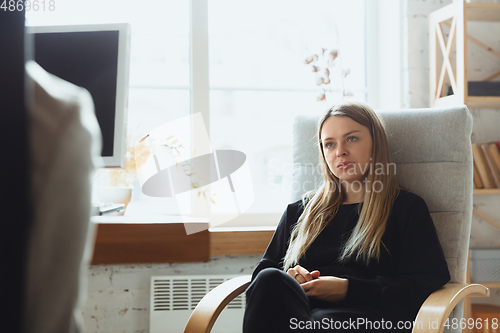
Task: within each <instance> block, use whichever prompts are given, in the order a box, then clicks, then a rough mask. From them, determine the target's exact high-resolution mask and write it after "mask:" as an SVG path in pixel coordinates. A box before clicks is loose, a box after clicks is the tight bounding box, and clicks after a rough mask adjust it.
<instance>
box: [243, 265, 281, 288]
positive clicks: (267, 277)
mask: <svg viewBox="0 0 500 333" xmlns="http://www.w3.org/2000/svg"><path fill="white" fill-rule="evenodd" d="M286 275H287V273H285V272H283V271H282V270H280V269H278V268H274V267H268V268H264V269H263V270H261V271H260V272H259V273H258V274H257V275H256V276H255V279H254V280H253V281H252V283H251V284H250V286H249V287H248V289H247V290H252V289H254V288H257V289H261V290H262V289H264V288H265V289H273V288H276V287H277V286H278V285H280V284H283V282H284V280H285V279H286V278H287V277H286Z"/></svg>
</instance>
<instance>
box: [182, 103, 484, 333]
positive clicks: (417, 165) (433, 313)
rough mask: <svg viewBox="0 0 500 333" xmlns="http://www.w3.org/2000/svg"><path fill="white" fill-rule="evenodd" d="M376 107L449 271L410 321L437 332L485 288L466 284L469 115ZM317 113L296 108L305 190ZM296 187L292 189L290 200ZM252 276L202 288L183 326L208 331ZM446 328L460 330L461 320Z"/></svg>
mask: <svg viewBox="0 0 500 333" xmlns="http://www.w3.org/2000/svg"><path fill="white" fill-rule="evenodd" d="M378 114H379V115H380V116H381V118H382V119H383V121H384V122H385V124H386V128H387V132H388V136H389V145H390V149H391V152H392V157H393V161H394V163H396V165H397V168H396V172H397V178H398V181H399V184H400V185H401V186H403V187H405V188H407V189H409V190H410V191H412V192H414V193H416V194H418V195H419V196H421V197H422V198H423V199H424V200H425V201H426V203H427V206H428V208H429V210H430V212H431V216H432V219H433V221H434V224H435V226H436V230H437V233H438V236H439V239H440V242H441V246H442V247H443V251H444V254H445V257H446V260H447V263H448V268H449V271H450V275H451V280H450V282H449V283H448V284H447V285H446V286H444V287H443V288H441V289H440V290H437V291H436V292H434V293H433V294H432V295H430V296H429V297H428V298H427V300H426V301H425V302H424V304H423V305H422V307H421V309H420V311H419V313H418V315H417V319H416V320H417V322H422V323H426V325H424V326H423V327H418V325H417V326H415V328H414V330H413V332H436V333H437V332H443V330H444V329H445V327H444V324H445V322H446V320H447V319H448V317H450V318H457V319H458V321H459V322H460V319H461V318H462V313H463V302H461V300H463V299H464V297H465V296H476V297H488V296H489V289H488V288H486V287H485V286H482V285H478V284H469V285H467V284H465V281H466V270H467V256H468V249H469V237H470V226H471V218H472V189H473V183H472V174H473V172H472V170H473V169H472V151H471V141H470V136H471V132H472V116H471V114H470V113H469V110H468V109H467V107H466V106H460V107H452V108H443V109H411V110H399V111H392V112H390V111H380V112H378ZM317 121H318V117H317V116H301V117H297V118H296V119H295V122H294V127H293V133H294V141H293V161H294V176H293V180H294V182H297V183H299V184H304V186H303V187H301V188H300V190H303V191H306V190H309V189H313V188H314V187H315V183H314V182H315V181H319V179H317V180H316V179H314V173H313V172H312V170H310V169H311V168H313V167H314V166H316V165H317V164H318V153H317V148H316V147H315V143H316V141H317V139H316V138H315V136H316V126H317ZM302 194H303V192H296V193H292V199H291V201H295V200H298V199H299V198H300V197H301V195H302ZM423 241H424V240H423ZM250 278H251V276H250V275H247V276H242V277H238V278H235V279H232V280H230V281H228V282H226V283H224V284H222V285H220V286H219V287H217V288H215V289H214V290H212V291H211V292H210V293H209V294H207V295H206V296H205V297H204V298H203V299H202V300H201V302H200V303H199V304H198V306H197V307H196V309H195V310H194V311H193V313H192V315H191V317H190V318H189V321H188V323H187V325H186V328H185V330H184V332H185V333H194V332H210V330H211V328H212V326H213V324H214V323H215V320H216V319H217V316H218V315H219V314H220V312H221V311H222V310H223V309H224V307H225V306H226V305H227V304H228V303H229V302H230V301H231V300H232V299H234V298H235V297H236V296H238V295H239V294H241V293H242V292H244V291H245V290H246V288H247V287H248V285H249V283H250ZM436 321H437V325H432V327H428V325H427V323H428V322H436ZM449 323H451V321H450V322H449ZM447 331H448V329H447ZM449 331H451V332H460V327H458V328H457V329H451V328H450V330H449Z"/></svg>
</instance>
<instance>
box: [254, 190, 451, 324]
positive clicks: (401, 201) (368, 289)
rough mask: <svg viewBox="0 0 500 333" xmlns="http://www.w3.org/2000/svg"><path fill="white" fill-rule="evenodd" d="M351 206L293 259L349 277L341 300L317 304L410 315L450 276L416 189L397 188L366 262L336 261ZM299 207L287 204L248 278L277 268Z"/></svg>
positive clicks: (350, 223) (353, 211)
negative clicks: (377, 250)
mask: <svg viewBox="0 0 500 333" xmlns="http://www.w3.org/2000/svg"><path fill="white" fill-rule="evenodd" d="M362 204H363V203H360V204H359V205H362ZM357 207H358V204H346V205H341V206H340V208H339V211H338V213H337V215H335V217H334V218H333V219H332V221H330V223H329V224H328V225H327V226H326V227H325V229H324V230H323V231H322V232H321V234H320V235H319V236H318V237H317V238H316V239H315V240H314V242H313V244H312V245H311V246H310V248H309V249H308V250H307V251H306V254H305V256H304V257H303V258H301V259H300V260H299V265H301V266H303V267H304V268H306V269H307V270H309V271H310V272H311V271H313V270H319V271H320V275H321V276H328V275H329V276H337V277H342V278H347V279H348V280H349V285H348V290H347V295H346V298H345V299H344V300H343V301H341V302H336V303H333V302H326V301H322V302H323V305H326V306H328V305H331V306H341V305H345V306H354V307H356V308H360V309H365V310H369V311H371V312H374V313H376V314H377V315H379V316H380V317H384V318H387V319H391V320H413V319H414V318H415V317H416V315H417V313H418V310H419V309H420V307H421V305H422V303H423V302H424V301H425V299H426V298H427V297H428V296H429V295H430V294H431V293H432V292H434V291H435V290H437V289H439V288H440V287H441V286H443V285H444V284H445V283H446V282H448V281H449V280H450V274H449V272H448V266H447V264H446V260H445V258H444V254H443V250H442V248H441V245H440V243H439V239H438V237H437V234H436V229H435V228H434V223H433V222H432V219H431V216H430V214H429V210H428V208H427V205H426V203H425V202H424V200H423V199H422V198H421V197H419V196H418V195H416V194H414V193H411V192H407V191H404V190H401V191H400V194H399V196H398V197H397V198H396V200H395V202H394V205H393V209H392V212H391V215H390V217H389V220H388V221H387V227H386V230H385V233H384V235H383V237H382V242H383V244H384V245H385V247H384V246H381V255H380V261H379V262H377V261H374V260H372V261H371V262H370V264H369V265H368V266H366V265H365V264H364V263H361V262H355V260H354V259H351V260H350V261H348V262H347V263H345V264H340V263H338V261H337V258H338V257H339V253H340V249H341V246H342V244H344V242H345V241H346V240H347V239H348V238H349V236H350V234H351V232H352V230H353V228H354V226H355V225H356V222H357V219H358V217H359V214H358V211H357ZM303 209H304V207H303V205H302V203H301V201H297V202H295V203H292V204H290V205H288V207H287V209H286V211H285V213H284V214H283V216H282V218H281V221H280V222H279V224H278V226H277V228H276V231H275V233H274V236H273V238H272V240H271V243H270V244H269V246H268V247H267V250H266V252H265V254H264V256H263V258H262V259H261V261H260V262H259V264H258V265H257V267H256V268H255V270H254V272H253V274H252V281H253V279H254V278H255V277H256V276H257V274H258V272H259V271H261V270H262V269H264V268H267V267H276V268H279V269H283V258H284V256H285V253H286V250H287V248H288V241H289V239H290V235H291V230H292V226H293V225H294V224H295V223H296V222H297V220H298V218H299V216H300V215H301V214H302V211H303ZM309 299H310V300H311V297H310V298H309ZM316 304H321V302H320V303H316Z"/></svg>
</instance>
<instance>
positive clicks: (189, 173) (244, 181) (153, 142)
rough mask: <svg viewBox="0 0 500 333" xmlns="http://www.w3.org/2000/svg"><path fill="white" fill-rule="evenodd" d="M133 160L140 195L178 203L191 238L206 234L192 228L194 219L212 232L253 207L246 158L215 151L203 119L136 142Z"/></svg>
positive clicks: (190, 119) (186, 119)
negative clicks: (202, 221)
mask: <svg viewBox="0 0 500 333" xmlns="http://www.w3.org/2000/svg"><path fill="white" fill-rule="evenodd" d="M192 133H193V135H192ZM193 137H195V140H193ZM134 154H135V156H136V168H137V174H138V176H139V181H140V183H141V190H142V193H143V194H144V195H147V196H150V197H174V198H175V201H176V203H177V206H178V208H179V211H180V212H181V217H182V219H183V221H184V227H185V230H186V233H187V234H188V235H189V234H192V233H195V232H199V231H202V230H205V229H200V228H199V224H196V223H191V222H192V221H193V218H204V219H208V221H209V227H214V226H217V225H221V224H223V223H226V222H228V221H230V220H232V219H234V218H236V217H238V216H239V215H240V214H242V213H244V212H245V211H247V210H248V209H249V208H250V206H251V205H252V204H253V200H254V195H253V186H252V178H251V175H250V168H249V166H248V162H247V159H246V155H245V154H244V153H243V152H241V151H238V150H212V149H211V147H210V140H209V137H208V134H207V131H206V127H205V124H204V122H203V117H202V115H201V113H196V114H193V115H189V116H186V117H183V118H179V119H176V120H173V121H170V122H168V123H166V124H163V125H161V126H158V127H156V128H155V129H153V130H151V131H150V132H149V133H148V134H147V135H145V136H143V137H142V138H141V139H139V140H138V141H137V142H136V144H135V147H134ZM194 220H196V219H194Z"/></svg>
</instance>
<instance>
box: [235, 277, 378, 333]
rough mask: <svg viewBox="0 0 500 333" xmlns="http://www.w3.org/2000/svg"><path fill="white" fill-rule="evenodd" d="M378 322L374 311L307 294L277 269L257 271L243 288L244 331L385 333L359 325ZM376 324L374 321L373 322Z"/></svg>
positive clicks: (249, 332) (251, 332)
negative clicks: (245, 288)
mask: <svg viewBox="0 0 500 333" xmlns="http://www.w3.org/2000/svg"><path fill="white" fill-rule="evenodd" d="M362 320H369V321H371V322H372V323H374V322H375V321H378V324H380V321H381V320H382V318H379V317H378V316H376V315H375V314H374V313H372V312H370V311H368V310H364V309H361V308H356V307H350V306H344V305H341V304H340V303H334V302H327V301H322V300H319V299H316V298H313V297H308V296H307V295H306V293H305V292H304V290H303V289H302V287H301V286H300V284H299V283H298V282H297V280H295V279H294V278H292V277H291V276H290V275H289V274H287V273H286V272H284V271H282V270H279V269H277V268H265V269H263V270H262V271H260V272H259V273H258V274H257V276H256V277H255V279H254V280H253V281H252V283H251V284H250V286H249V287H248V288H247V290H246V309H245V316H244V319H243V333H257V332H258V333H266V332H274V333H282V332H330V331H331V332H377V333H380V332H384V330H383V329H381V327H379V328H378V329H373V330H372V329H370V328H369V326H368V325H359V323H361V321H362ZM374 324H375V325H377V323H374Z"/></svg>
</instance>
